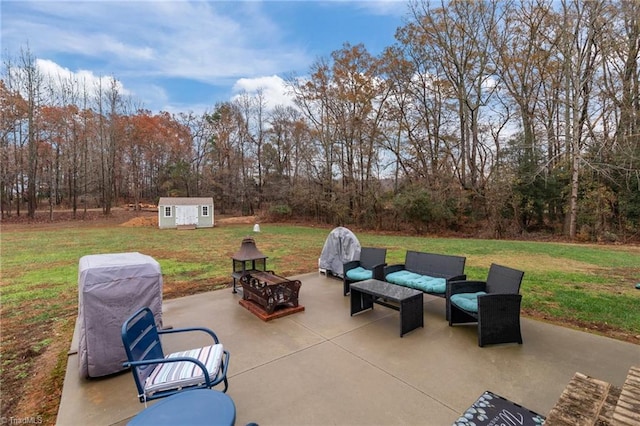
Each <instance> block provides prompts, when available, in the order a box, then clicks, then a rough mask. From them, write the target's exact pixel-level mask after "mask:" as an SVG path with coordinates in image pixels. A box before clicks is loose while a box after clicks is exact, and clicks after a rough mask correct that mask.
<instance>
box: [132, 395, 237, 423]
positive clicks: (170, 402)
mask: <svg viewBox="0 0 640 426" xmlns="http://www.w3.org/2000/svg"><path fill="white" fill-rule="evenodd" d="M235 420H236V406H235V404H234V403H233V400H232V399H231V398H230V397H229V396H228V395H227V394H225V393H222V392H220V391H217V390H213V389H192V390H184V391H182V392H179V393H176V394H174V395H171V396H169V397H167V398H165V399H161V400H159V401H158V402H156V403H155V404H153V405H151V406H149V407H148V408H145V409H144V410H142V411H141V412H140V413H138V414H137V415H136V416H135V417H133V418H132V419H131V420H130V421H129V423H127V425H128V426H136V425H154V426H155V425H180V424H182V425H187V424H193V425H196V424H208V425H220V426H222V425H225V426H228V425H233V424H234V423H235Z"/></svg>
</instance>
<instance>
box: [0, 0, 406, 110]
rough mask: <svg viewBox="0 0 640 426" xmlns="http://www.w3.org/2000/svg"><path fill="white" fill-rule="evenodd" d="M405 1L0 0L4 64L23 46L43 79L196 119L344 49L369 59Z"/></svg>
mask: <svg viewBox="0 0 640 426" xmlns="http://www.w3.org/2000/svg"><path fill="white" fill-rule="evenodd" d="M408 4H409V3H408V1H405V0H391V1H374V0H372V1H340V0H332V1H307V0H298V1H294V0H289V1H243V0H240V1H202V0H201V1H181V0H162V1H161V0H155V1H149V0H139V1H113V0H102V1H78V0H72V1H43V0H41V1H28V0H2V2H1V6H0V7H1V20H2V21H1V24H2V25H1V27H2V50H3V52H2V53H3V56H4V55H9V56H11V57H14V58H15V57H16V56H18V54H19V52H20V49H21V48H25V47H27V46H28V48H29V50H30V51H31V53H32V54H33V55H34V56H35V57H36V58H38V64H39V66H40V67H41V69H42V70H43V71H44V72H46V73H48V74H50V75H54V76H56V75H57V76H64V77H66V76H68V77H73V78H80V79H81V81H85V82H94V83H95V81H97V79H99V78H101V77H109V76H114V77H116V78H117V79H118V80H119V81H120V82H121V83H122V88H121V91H122V92H123V93H124V94H126V95H130V96H131V98H132V99H133V100H135V101H136V102H138V103H139V104H141V106H143V107H144V108H146V109H150V110H152V111H154V112H157V111H160V110H163V111H169V112H174V113H177V112H189V111H193V112H196V113H201V112H204V111H207V110H211V109H212V108H213V106H214V105H215V103H216V102H221V101H227V100H230V99H232V98H233V96H235V95H237V94H238V93H239V92H240V91H242V90H245V91H247V92H249V93H253V92H254V91H255V90H257V89H258V88H261V89H262V90H263V92H264V94H265V96H266V99H267V102H268V106H273V105H274V104H277V103H286V102H287V98H286V96H285V95H283V93H282V92H283V81H282V79H284V78H286V77H287V76H289V75H292V74H295V75H297V76H304V75H305V74H307V73H308V72H309V69H310V66H311V64H312V63H313V62H314V61H316V60H317V59H318V58H321V57H329V55H330V54H331V52H332V51H335V50H338V49H340V48H342V45H343V43H345V42H348V43H351V44H358V43H363V44H364V45H365V47H366V48H367V49H368V50H369V51H370V52H371V53H373V54H378V53H380V52H381V51H382V50H383V49H384V48H385V47H387V46H390V45H392V44H393V43H394V42H395V39H394V34H395V30H396V28H398V27H399V26H402V25H403V23H404V22H405V19H406V17H407V13H408Z"/></svg>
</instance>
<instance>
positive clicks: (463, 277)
mask: <svg viewBox="0 0 640 426" xmlns="http://www.w3.org/2000/svg"><path fill="white" fill-rule="evenodd" d="M466 279H467V274H462V275H456V276H453V277H449V278H447V282H450V281H466Z"/></svg>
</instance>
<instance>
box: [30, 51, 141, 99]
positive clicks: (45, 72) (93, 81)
mask: <svg viewBox="0 0 640 426" xmlns="http://www.w3.org/2000/svg"><path fill="white" fill-rule="evenodd" d="M36 66H37V67H38V70H39V71H40V73H41V74H42V76H43V77H44V79H45V81H46V82H47V84H50V85H52V86H53V87H54V88H55V89H58V90H57V92H58V93H62V92H63V90H62V88H63V86H66V87H71V88H73V89H75V90H76V91H77V94H79V95H81V96H82V95H83V92H84V91H85V90H86V91H87V93H88V94H89V96H95V95H96V93H97V90H98V88H99V87H102V88H103V90H106V89H108V88H109V87H110V85H111V81H112V76H97V75H95V74H94V73H93V72H92V71H88V70H78V71H71V70H70V69H68V68H64V67H61V66H60V65H58V64H57V63H55V62H53V61H50V60H48V59H36ZM116 89H117V91H118V93H120V94H121V95H123V96H129V95H131V92H130V91H129V90H128V89H126V88H125V87H124V86H123V84H122V82H120V81H118V80H117V79H116Z"/></svg>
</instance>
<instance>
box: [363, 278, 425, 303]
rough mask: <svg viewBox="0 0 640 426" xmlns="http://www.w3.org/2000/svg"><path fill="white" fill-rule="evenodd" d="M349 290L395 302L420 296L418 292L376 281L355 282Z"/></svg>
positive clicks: (420, 293)
mask: <svg viewBox="0 0 640 426" xmlns="http://www.w3.org/2000/svg"><path fill="white" fill-rule="evenodd" d="M351 288H352V289H354V288H355V289H356V290H359V291H361V292H363V293H367V294H371V295H373V296H378V297H384V298H387V299H389V300H391V301H395V302H400V301H402V300H405V299H408V298H410V297H415V296H418V295H422V292H421V291H420V290H416V289H413V288H409V287H403V286H401V285H395V284H391V283H388V282H386V281H380V280H376V279H371V280H365V281H357V282H355V283H352V284H351Z"/></svg>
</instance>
